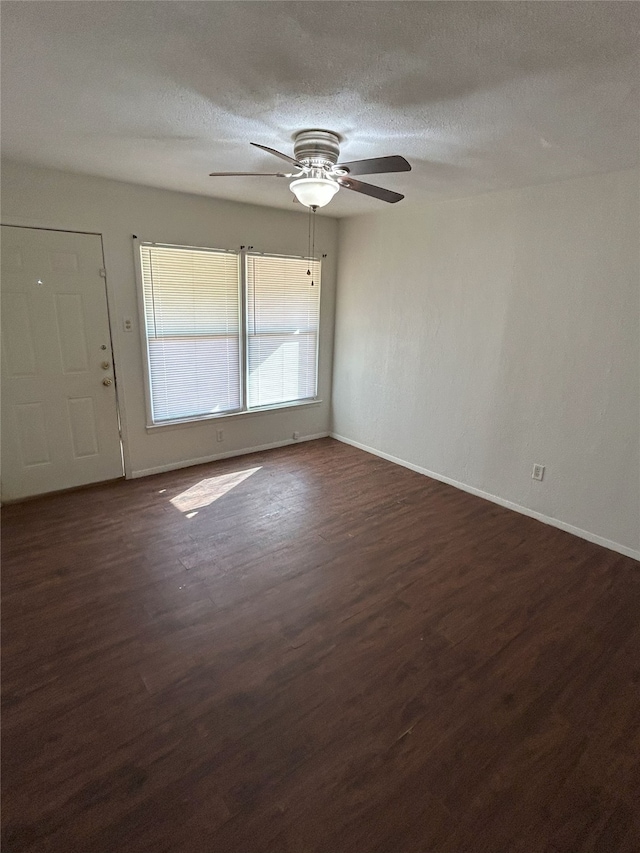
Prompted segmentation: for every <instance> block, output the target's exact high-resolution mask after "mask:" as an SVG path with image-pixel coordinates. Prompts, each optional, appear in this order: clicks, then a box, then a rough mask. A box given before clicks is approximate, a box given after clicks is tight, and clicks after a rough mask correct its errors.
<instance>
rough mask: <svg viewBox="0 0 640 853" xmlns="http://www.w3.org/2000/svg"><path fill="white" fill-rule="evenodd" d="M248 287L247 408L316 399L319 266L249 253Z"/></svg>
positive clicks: (294, 259)
mask: <svg viewBox="0 0 640 853" xmlns="http://www.w3.org/2000/svg"><path fill="white" fill-rule="evenodd" d="M307 270H311V275H307ZM312 282H313V284H312ZM246 288H247V365H248V377H247V395H248V406H249V408H255V407H258V406H270V405H275V404H277V403H286V402H292V401H294V400H308V399H312V398H314V397H315V396H316V394H317V368H318V327H319V321H320V262H319V261H313V262H311V264H310V262H309V261H307V260H304V259H302V258H286V257H278V256H275V255H247V258H246Z"/></svg>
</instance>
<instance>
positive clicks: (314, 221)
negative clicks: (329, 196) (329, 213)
mask: <svg viewBox="0 0 640 853" xmlns="http://www.w3.org/2000/svg"><path fill="white" fill-rule="evenodd" d="M317 209H318V206H317V205H315V204H313V205H311V207H310V208H309V210H311V211H313V247H312V249H311V257H312V258H313V260H314V261H315V259H316V210H317ZM313 285H314V281H313V279H311V287H313Z"/></svg>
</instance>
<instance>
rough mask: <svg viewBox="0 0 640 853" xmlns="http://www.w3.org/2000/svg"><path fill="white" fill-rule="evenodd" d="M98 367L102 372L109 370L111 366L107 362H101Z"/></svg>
mask: <svg viewBox="0 0 640 853" xmlns="http://www.w3.org/2000/svg"><path fill="white" fill-rule="evenodd" d="M100 367H101V368H102V369H103V370H109V368H110V367H111V365H110V364H109V362H108V361H103V362H102V364H101V365H100Z"/></svg>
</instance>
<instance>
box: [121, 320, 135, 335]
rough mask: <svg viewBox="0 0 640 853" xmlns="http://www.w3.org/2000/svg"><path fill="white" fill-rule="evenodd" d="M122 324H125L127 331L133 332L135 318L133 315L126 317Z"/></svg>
mask: <svg viewBox="0 0 640 853" xmlns="http://www.w3.org/2000/svg"><path fill="white" fill-rule="evenodd" d="M122 326H123V328H124V330H125V332H132V331H133V320H132V319H131V317H125V318H124V319H123V321H122Z"/></svg>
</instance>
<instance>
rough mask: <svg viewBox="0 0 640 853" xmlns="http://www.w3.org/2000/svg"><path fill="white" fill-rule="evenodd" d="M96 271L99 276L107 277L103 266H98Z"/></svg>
mask: <svg viewBox="0 0 640 853" xmlns="http://www.w3.org/2000/svg"><path fill="white" fill-rule="evenodd" d="M98 272H99V273H100V278H106V277H107V271H106V269H105V268H104V267H100V269H99V270H98Z"/></svg>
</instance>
